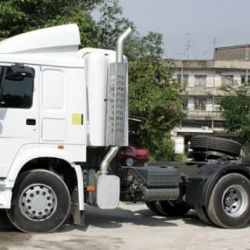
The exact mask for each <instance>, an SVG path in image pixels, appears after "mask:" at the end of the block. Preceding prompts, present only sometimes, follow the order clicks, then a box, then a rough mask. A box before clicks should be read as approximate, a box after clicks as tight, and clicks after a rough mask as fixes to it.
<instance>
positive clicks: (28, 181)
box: [7, 169, 71, 232]
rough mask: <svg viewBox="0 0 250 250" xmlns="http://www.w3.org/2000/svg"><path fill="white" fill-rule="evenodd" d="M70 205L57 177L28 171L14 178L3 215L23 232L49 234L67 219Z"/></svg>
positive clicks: (39, 171) (42, 171) (64, 186)
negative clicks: (9, 201) (9, 204)
mask: <svg viewBox="0 0 250 250" xmlns="http://www.w3.org/2000/svg"><path fill="white" fill-rule="evenodd" d="M70 203H71V201H70V193H69V190H68V187H67V186H66V185H65V183H64V181H63V180H62V179H61V178H60V177H59V176H58V175H56V174H55V173H52V172H50V171H48V170H43V169H37V170H31V171H28V172H24V173H22V174H21V175H20V176H19V177H18V179H17V182H16V185H15V187H14V190H13V197H12V205H11V209H9V210H7V215H8V218H9V220H10V221H11V223H12V224H13V225H14V226H15V227H16V228H18V229H19V230H21V231H23V232H52V231H55V230H56V229H57V228H59V227H60V226H61V225H62V224H63V223H64V221H65V220H66V218H67V217H68V215H69V212H70Z"/></svg>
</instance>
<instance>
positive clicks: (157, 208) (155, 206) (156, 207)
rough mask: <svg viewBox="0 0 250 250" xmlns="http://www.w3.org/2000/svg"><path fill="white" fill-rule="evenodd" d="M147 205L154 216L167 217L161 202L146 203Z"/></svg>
mask: <svg viewBox="0 0 250 250" xmlns="http://www.w3.org/2000/svg"><path fill="white" fill-rule="evenodd" d="M145 204H146V206H147V207H148V208H149V210H150V211H151V212H152V213H153V214H156V215H159V216H166V214H165V212H164V211H163V210H162V207H161V204H160V202H159V201H145Z"/></svg>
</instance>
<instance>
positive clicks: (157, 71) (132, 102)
mask: <svg viewBox="0 0 250 250" xmlns="http://www.w3.org/2000/svg"><path fill="white" fill-rule="evenodd" d="M130 48H132V50H130ZM137 48H138V49H137ZM127 50H128V53H127V55H129V57H130V59H131V60H130V67H129V108H130V116H135V117H141V118H142V119H143V121H144V122H143V124H142V125H141V130H142V132H143V135H144V136H143V138H144V142H143V143H144V144H145V145H146V146H147V147H148V148H149V150H150V152H151V153H152V154H153V157H154V158H155V159H164V158H165V159H166V158H167V159H168V160H171V159H172V158H173V145H172V142H171V140H170V136H169V134H170V130H171V129H172V128H173V127H174V126H176V125H177V124H178V123H179V122H180V121H181V119H182V117H183V112H182V96H181V88H180V86H179V85H178V84H177V83H176V82H175V81H173V80H172V72H171V70H170V67H169V68H166V67H164V66H163V65H162V64H161V62H160V58H161V56H162V40H161V35H160V34H157V33H149V34H148V36H145V37H142V38H140V37H135V38H134V39H133V40H132V41H131V44H130V45H129V46H128V49H127Z"/></svg>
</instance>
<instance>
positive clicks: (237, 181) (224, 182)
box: [206, 173, 250, 228]
mask: <svg viewBox="0 0 250 250" xmlns="http://www.w3.org/2000/svg"><path fill="white" fill-rule="evenodd" d="M249 190H250V181H249V179H247V178H246V177H245V176H243V175H241V174H238V173H231V174H227V175H225V176H223V177H222V178H221V179H220V180H219V181H218V182H217V184H216V185H215V186H214V188H213V191H212V193H211V197H210V199H209V203H208V207H207V209H206V210H207V214H208V217H209V218H210V220H211V221H212V222H213V223H214V224H215V225H217V226H219V227H223V228H241V227H244V226H245V225H246V224H247V223H248V222H249V220H250V192H249Z"/></svg>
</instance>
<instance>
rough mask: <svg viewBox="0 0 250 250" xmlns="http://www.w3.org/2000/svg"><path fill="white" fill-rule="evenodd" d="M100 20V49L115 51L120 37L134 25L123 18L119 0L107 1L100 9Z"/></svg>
mask: <svg viewBox="0 0 250 250" xmlns="http://www.w3.org/2000/svg"><path fill="white" fill-rule="evenodd" d="M99 14H100V18H99V21H97V29H96V33H97V40H98V46H99V47H100V48H106V49H114V48H115V46H116V41H117V38H118V37H119V35H120V34H121V33H122V32H123V31H124V30H125V29H126V28H127V27H129V26H131V27H133V23H132V22H130V21H129V20H128V19H127V18H124V17H123V16H122V8H121V6H120V5H119V1H118V0H106V1H104V2H103V4H101V5H100V8H99Z"/></svg>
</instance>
